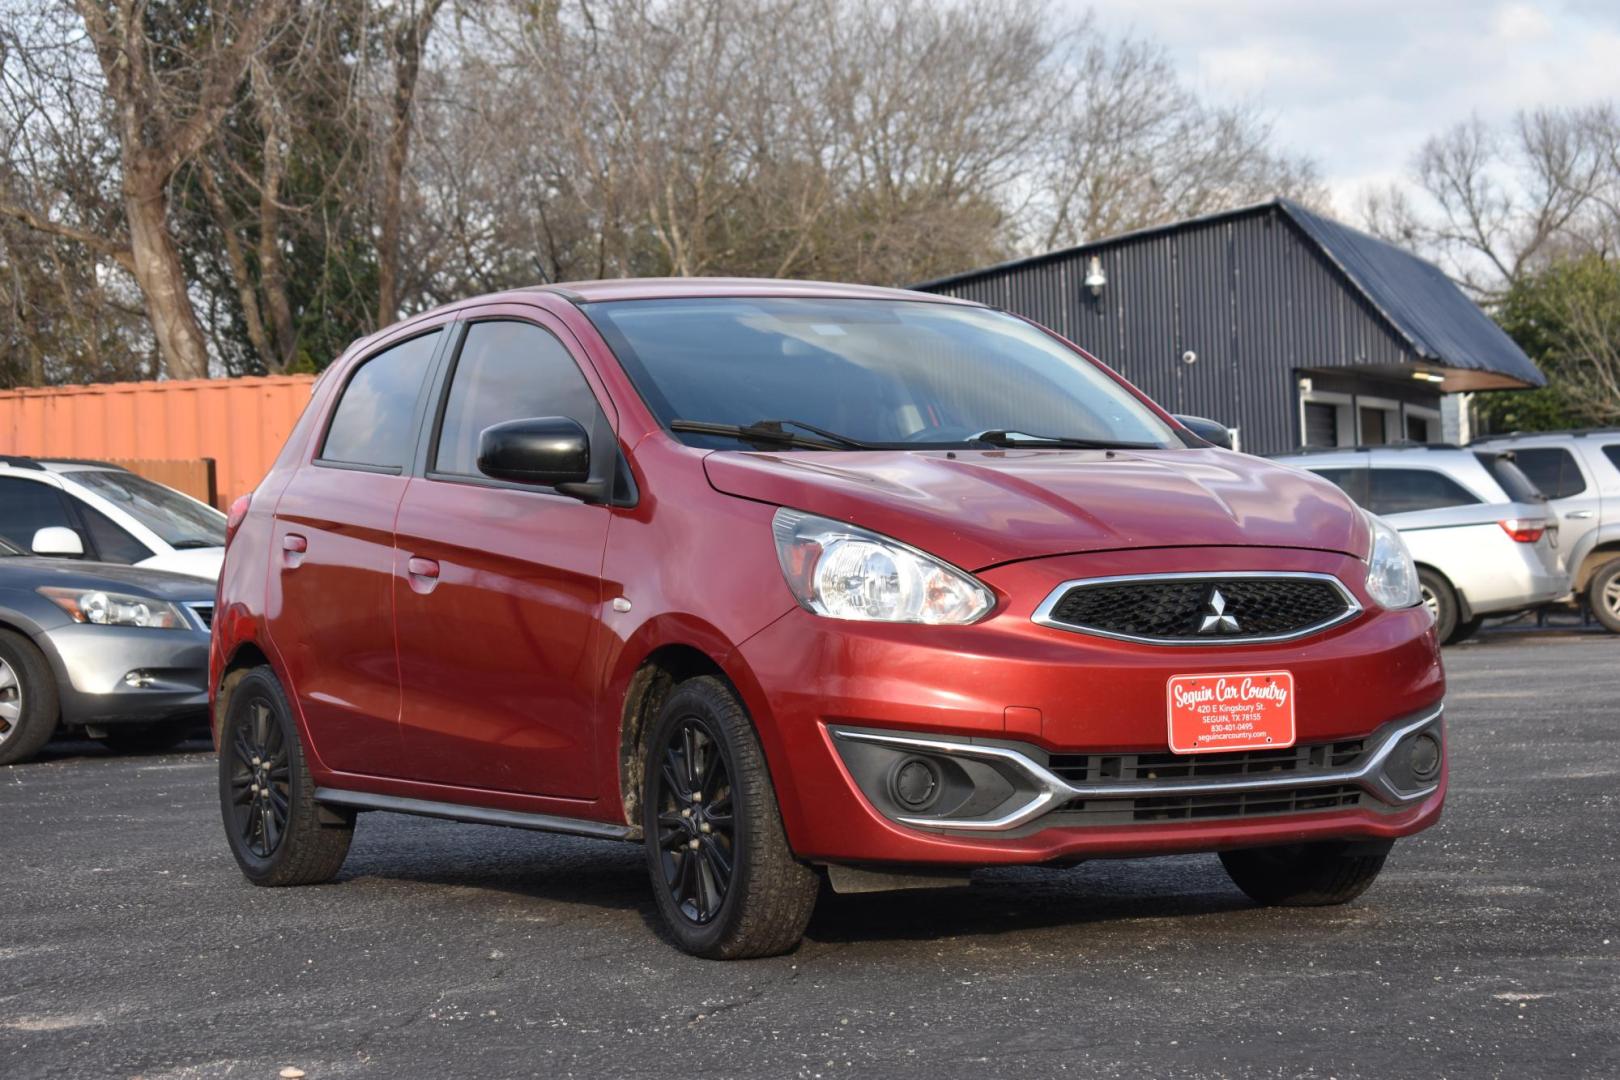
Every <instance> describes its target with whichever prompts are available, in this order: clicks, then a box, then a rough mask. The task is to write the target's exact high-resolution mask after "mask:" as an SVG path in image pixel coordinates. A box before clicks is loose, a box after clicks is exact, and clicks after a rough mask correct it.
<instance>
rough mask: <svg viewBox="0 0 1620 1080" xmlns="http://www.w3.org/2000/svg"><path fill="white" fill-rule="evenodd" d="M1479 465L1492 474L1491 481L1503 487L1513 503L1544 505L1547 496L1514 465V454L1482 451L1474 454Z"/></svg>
mask: <svg viewBox="0 0 1620 1080" xmlns="http://www.w3.org/2000/svg"><path fill="white" fill-rule="evenodd" d="M1474 457H1476V458H1477V459H1479V463H1480V464H1481V465H1483V466H1485V471H1486V472H1488V473H1490V474H1491V479H1493V480H1495V481H1496V482H1497V483H1498V484H1501V485H1502V491H1503V492H1505V493H1506V494H1507V497H1508V498H1509V499H1511V500H1512V501H1513V502H1523V503H1542V502H1546V501H1547V496H1545V495H1543V494H1542V493H1541V489H1540V488H1538V487H1536V485H1535V484H1534V483H1532V482H1531V480H1530V478H1529V477H1528V476H1526V475H1524V470H1523V469H1521V468H1519V467H1518V466H1517V465H1515V464H1514V463H1513V455H1512V454H1498V453H1495V452H1493V451H1490V450H1480V451H1478V452H1476V453H1475V454H1474Z"/></svg>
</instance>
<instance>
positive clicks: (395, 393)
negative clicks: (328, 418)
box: [320, 330, 439, 470]
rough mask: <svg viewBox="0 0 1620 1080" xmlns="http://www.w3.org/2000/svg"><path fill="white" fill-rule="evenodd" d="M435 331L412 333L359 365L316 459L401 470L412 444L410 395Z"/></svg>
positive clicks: (417, 388)
mask: <svg viewBox="0 0 1620 1080" xmlns="http://www.w3.org/2000/svg"><path fill="white" fill-rule="evenodd" d="M438 342H439V331H437V330H434V331H432V332H430V333H426V334H423V335H422V336H421V337H414V338H411V340H409V341H406V342H402V343H401V344H398V345H395V346H394V347H393V348H391V349H386V350H384V351H383V352H380V353H378V354H377V355H376V356H373V357H372V358H371V359H369V360H367V361H365V363H363V364H361V365H360V367H359V368H358V369H356V371H355V373H354V375H353V376H352V377H351V378H350V379H349V385H348V386H345V387H344V388H343V396H342V397H340V398H339V399H338V403H337V409H336V410H334V411H333V413H332V423H331V426H330V427H328V428H327V429H326V441H325V443H323V444H322V446H321V453H320V458H321V460H322V461H331V462H335V463H339V464H345V465H370V466H373V467H376V468H384V469H399V470H403V469H404V468H405V466H406V465H407V464H408V463H409V462H410V458H411V452H412V451H413V450H414V449H415V448H416V424H415V422H414V421H415V419H416V399H417V395H418V394H420V393H421V391H422V382H423V380H424V379H426V378H427V369H428V362H429V361H430V360H432V359H433V350H434V347H435V346H436V345H437V344H438Z"/></svg>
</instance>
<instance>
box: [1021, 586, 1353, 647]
mask: <svg viewBox="0 0 1620 1080" xmlns="http://www.w3.org/2000/svg"><path fill="white" fill-rule="evenodd" d="M1357 610H1359V609H1358V608H1357V607H1356V605H1355V603H1354V601H1352V600H1351V599H1350V597H1349V595H1348V594H1347V593H1346V592H1345V591H1344V590H1343V589H1342V588H1341V587H1340V586H1339V585H1338V584H1337V583H1336V582H1334V581H1333V580H1331V579H1329V578H1326V577H1317V576H1296V575H1263V576H1254V575H1242V574H1235V575H1229V576H1220V575H1209V576H1202V575H1200V576H1196V577H1187V576H1181V575H1171V576H1163V577H1145V578H1132V579H1128V580H1112V581H1097V582H1084V581H1082V582H1075V583H1073V584H1070V585H1069V586H1067V587H1066V588H1065V589H1064V590H1063V591H1062V592H1061V594H1059V595H1057V596H1056V599H1055V601H1049V602H1048V604H1044V605H1042V610H1041V611H1040V612H1039V613H1037V616H1036V618H1037V621H1039V622H1043V623H1046V624H1047V625H1051V626H1057V627H1060V628H1062V629H1069V630H1080V631H1084V632H1090V633H1099V634H1104V635H1108V636H1112V637H1123V638H1131V639H1134V640H1142V641H1153V642H1166V643H1171V644H1178V643H1179V644H1220V643H1222V642H1230V643H1241V642H1244V641H1249V640H1255V639H1275V638H1288V637H1299V636H1301V635H1303V634H1308V633H1311V632H1312V631H1315V630H1321V629H1325V628H1327V627H1328V626H1331V625H1333V624H1334V623H1336V622H1340V621H1342V620H1343V619H1346V618H1348V617H1350V616H1351V615H1353V614H1354V613H1355V612H1356V611H1357Z"/></svg>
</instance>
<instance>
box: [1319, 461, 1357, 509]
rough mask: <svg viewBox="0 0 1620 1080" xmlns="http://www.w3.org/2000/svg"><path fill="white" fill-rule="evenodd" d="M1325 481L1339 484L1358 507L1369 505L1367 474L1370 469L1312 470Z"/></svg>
mask: <svg viewBox="0 0 1620 1080" xmlns="http://www.w3.org/2000/svg"><path fill="white" fill-rule="evenodd" d="M1312 471H1314V472H1315V473H1316V475H1317V476H1320V477H1321V478H1322V479H1324V480H1331V481H1332V482H1333V483H1335V484H1337V485H1338V486H1339V487H1340V488H1341V489H1342V490H1343V491H1344V493H1345V494H1346V495H1348V496H1350V501H1351V502H1354V503H1355V504H1356V505H1358V506H1366V505H1367V473H1368V472H1369V471H1370V470H1368V469H1315V470H1312Z"/></svg>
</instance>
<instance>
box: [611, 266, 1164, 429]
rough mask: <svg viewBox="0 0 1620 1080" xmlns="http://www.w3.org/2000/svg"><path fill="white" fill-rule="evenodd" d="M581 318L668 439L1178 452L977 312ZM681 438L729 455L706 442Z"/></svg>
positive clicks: (1076, 373)
mask: <svg viewBox="0 0 1620 1080" xmlns="http://www.w3.org/2000/svg"><path fill="white" fill-rule="evenodd" d="M584 307H585V310H586V312H587V313H588V314H589V315H590V317H591V319H592V321H593V322H595V324H596V326H597V328H598V329H600V330H601V331H602V334H603V336H604V337H605V338H606V339H607V341H608V343H609V344H610V345H611V346H612V347H613V350H614V352H615V353H616V354H617V355H618V357H619V359H620V361H621V362H622V363H623V365H624V367H625V370H626V371H627V372H628V373H629V375H630V379H631V381H632V382H634V383H635V385H636V389H637V390H638V391H639V392H640V393H641V395H642V397H643V398H644V399H645V400H646V402H647V405H648V407H649V408H651V409H652V411H653V412H654V413H655V414H656V415H657V416H658V419H659V421H660V422H661V423H663V424H664V425H665V426H666V427H667V426H669V425H670V423H671V422H672V421H700V422H708V423H710V424H724V425H737V426H741V427H751V426H754V425H758V424H760V423H762V422H767V421H777V422H781V423H783V424H785V425H788V426H795V427H796V429H797V430H798V431H800V432H804V431H815V430H816V429H820V430H822V431H823V432H830V433H836V434H837V435H839V436H842V437H844V438H845V439H847V440H858V441H860V442H863V443H875V444H878V445H881V446H903V447H911V446H920V445H934V446H941V445H944V446H961V445H963V444H966V443H968V442H969V441H970V440H972V439H973V438H974V437H975V436H977V435H979V434H981V433H985V432H990V433H995V434H997V435H1004V434H1005V433H1007V432H1016V433H1022V434H1027V435H1032V436H1039V437H1043V438H1049V439H1064V440H1076V441H1084V442H1088V443H1101V444H1113V445H1118V444H1123V445H1146V446H1154V447H1167V446H1181V445H1183V444H1182V443H1181V442H1180V440H1179V439H1177V438H1176V436H1175V434H1174V433H1173V432H1172V429H1171V427H1170V425H1168V424H1167V423H1165V422H1164V421H1162V420H1160V419H1159V418H1158V417H1157V416H1156V415H1155V414H1154V413H1153V412H1152V410H1150V409H1149V408H1148V407H1147V406H1145V405H1143V404H1142V403H1141V402H1140V401H1138V400H1137V399H1136V398H1135V397H1134V396H1133V395H1131V393H1130V392H1129V391H1127V390H1126V389H1125V388H1124V387H1122V386H1120V385H1119V384H1118V383H1117V382H1115V381H1114V380H1113V379H1112V378H1110V377H1109V376H1108V374H1107V373H1105V372H1104V371H1102V370H1101V369H1100V368H1098V367H1097V366H1096V365H1094V364H1092V363H1089V362H1088V361H1087V360H1086V359H1085V358H1084V357H1082V356H1080V355H1078V354H1076V353H1074V352H1072V351H1070V350H1069V349H1067V348H1065V347H1064V346H1063V345H1062V344H1061V343H1059V342H1058V341H1056V340H1055V339H1053V338H1052V337H1050V336H1049V335H1047V334H1044V333H1042V332H1041V331H1040V330H1038V329H1036V328H1035V327H1033V326H1031V325H1029V324H1028V323H1026V322H1023V321H1022V320H1020V319H1015V318H1013V317H1012V316H1010V315H1004V314H1002V313H1000V312H996V311H990V310H988V309H985V308H976V307H966V306H960V305H955V304H937V303H928V302H926V301H904V300H900V301H897V300H847V299H834V300H809V299H777V298H735V297H732V298H717V299H693V298H683V299H675V300H616V301H606V302H602V303H595V304H586V305H584ZM681 426H683V425H680V424H678V425H677V429H678V428H680V427H681ZM677 437H678V438H680V439H682V440H683V441H685V442H687V443H689V444H691V445H694V446H713V447H719V446H730V447H736V445H737V443H738V437H737V436H735V435H724V434H720V433H716V432H712V431H708V432H694V431H680V430H677ZM743 441H744V442H748V441H752V440H749V439H747V438H745V439H743Z"/></svg>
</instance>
